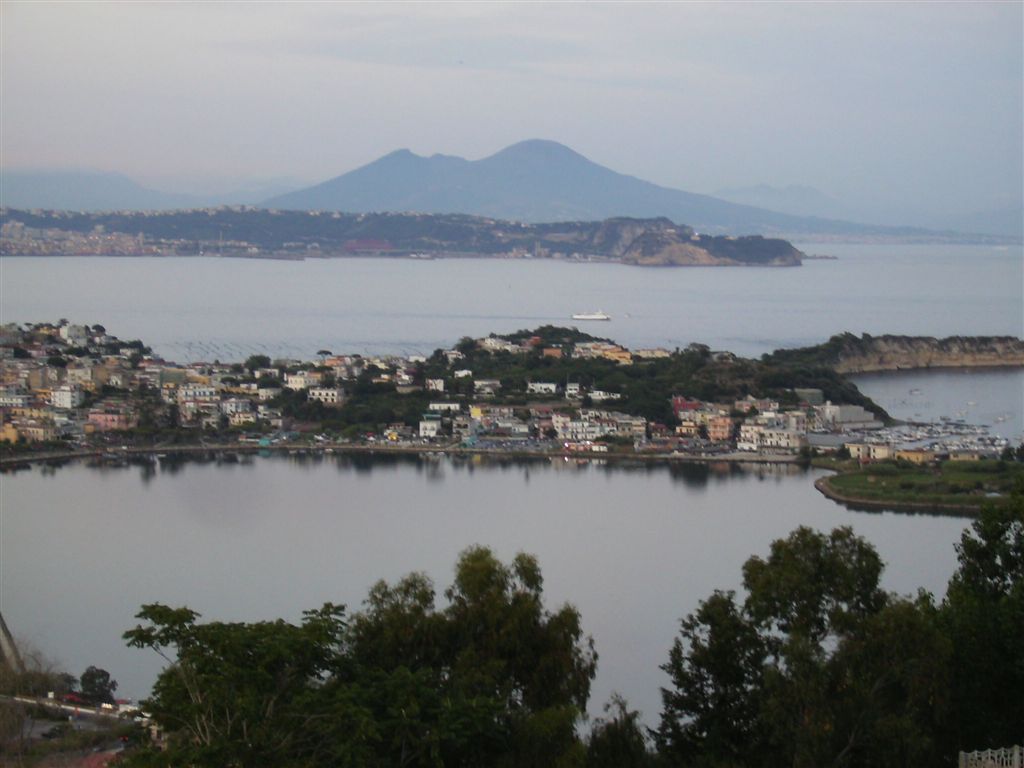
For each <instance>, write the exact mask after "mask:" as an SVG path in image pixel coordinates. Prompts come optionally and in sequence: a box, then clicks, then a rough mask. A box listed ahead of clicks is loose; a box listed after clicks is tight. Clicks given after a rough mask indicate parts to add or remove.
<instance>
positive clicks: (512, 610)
mask: <svg viewBox="0 0 1024 768" xmlns="http://www.w3.org/2000/svg"><path fill="white" fill-rule="evenodd" d="M445 598H446V600H447V605H446V607H444V608H441V609H439V608H437V607H436V606H435V594H434V588H433V586H432V584H431V583H430V581H429V580H428V579H427V578H426V577H425V576H422V575H420V574H413V575H410V576H408V577H406V578H405V579H403V580H402V581H400V582H399V583H398V584H395V585H389V584H387V583H384V582H381V583H378V584H377V585H376V586H375V587H374V588H373V589H372V590H371V592H370V595H369V597H368V599H367V600H366V603H365V607H364V609H363V610H362V611H361V612H359V613H357V614H355V615H354V616H352V617H351V619H349V620H346V618H345V615H344V612H343V610H342V609H340V608H338V607H336V606H333V605H325V606H324V607H323V608H321V609H319V610H317V611H310V612H307V613H306V616H305V620H304V621H303V622H302V624H300V625H292V624H288V623H286V622H282V621H277V622H260V623H255V624H224V623H218V622H214V623H209V624H199V623H196V619H197V615H196V614H195V613H193V612H192V611H189V610H188V609H184V608H181V609H172V608H168V607H166V606H162V605H149V606H145V607H144V608H143V610H142V612H141V613H140V614H139V618H141V619H143V620H144V621H145V622H147V623H146V625H140V626H138V627H137V628H135V629H133V630H131V631H129V632H128V633H126V635H125V637H126V639H127V640H128V642H129V644H130V645H133V646H137V647H150V648H154V649H157V650H158V651H160V652H161V653H165V654H167V653H169V652H170V653H173V654H174V655H175V656H176V660H175V662H174V663H173V664H172V665H171V666H170V667H168V669H167V670H166V671H165V672H164V673H163V674H162V675H161V676H160V678H159V680H158V682H157V684H156V686H155V688H154V691H153V697H152V699H151V701H150V702H149V703H148V705H147V706H148V707H149V709H150V710H151V711H152V713H153V717H154V719H155V720H156V721H157V722H158V723H160V724H161V725H162V726H163V727H164V728H165V729H166V730H167V732H168V735H169V741H168V748H167V749H166V750H165V751H163V752H159V753H157V752H153V753H146V754H142V755H139V756H137V757H136V764H139V765H150V764H156V765H197V766H217V767H218V768H220V767H222V766H264V765H265V766H288V765H303V766H315V765H329V766H345V765H349V766H377V765H395V766H408V765H446V766H486V765H493V766H534V765H536V766H540V765H559V764H566V765H569V764H574V763H578V757H579V755H580V754H581V751H582V747H581V745H580V742H579V739H578V737H577V733H576V724H577V721H578V719H579V717H580V714H581V713H582V712H583V709H584V707H585V705H586V702H587V698H588V696H589V692H590V681H591V680H592V678H593V676H594V672H595V669H596V654H595V653H594V651H593V647H592V644H591V643H590V641H589V640H587V639H585V638H584V637H583V635H582V630H581V628H580V618H579V614H578V613H577V612H576V610H575V609H573V608H572V607H571V606H563V607H562V608H560V609H559V610H557V611H555V612H550V611H548V610H547V609H545V607H544V605H543V599H542V578H541V574H540V570H539V568H538V566H537V563H536V561H535V560H534V559H533V558H531V557H529V556H527V555H519V556H517V557H516V558H515V560H514V561H513V562H512V564H511V565H503V564H502V563H500V562H499V561H498V560H496V559H495V557H494V556H493V555H492V554H491V552H490V551H489V550H487V549H484V548H479V547H477V548H472V549H469V550H467V551H466V552H464V553H463V554H462V556H461V557H460V559H459V563H458V566H457V568H456V575H455V581H454V583H453V584H452V586H451V587H450V588H449V589H448V590H447V591H446V592H445ZM168 658H169V656H168Z"/></svg>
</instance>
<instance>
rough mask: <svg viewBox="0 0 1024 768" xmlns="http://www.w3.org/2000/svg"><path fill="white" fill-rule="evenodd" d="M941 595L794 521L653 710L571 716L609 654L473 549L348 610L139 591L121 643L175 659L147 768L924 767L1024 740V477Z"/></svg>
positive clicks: (668, 668)
mask: <svg viewBox="0 0 1024 768" xmlns="http://www.w3.org/2000/svg"><path fill="white" fill-rule="evenodd" d="M957 552H958V555H959V563H960V565H959V568H958V570H957V572H956V574H955V575H954V576H953V578H952V580H951V582H950V586H949V590H948V594H947V596H946V598H945V600H944V601H943V602H941V603H939V604H936V603H935V601H934V600H933V598H932V596H931V595H929V594H927V593H923V592H922V593H919V594H918V595H916V596H913V597H905V596H900V595H896V594H892V593H889V592H886V591H885V590H883V589H882V588H881V587H880V579H881V575H882V571H883V565H882V562H881V559H880V558H879V556H878V554H877V553H876V552H875V550H874V549H873V548H872V547H871V545H870V544H868V543H867V542H866V541H864V540H863V539H861V538H859V537H858V536H856V535H854V533H853V532H852V531H851V530H850V529H849V528H838V529H836V530H834V531H832V532H831V533H829V534H824V533H820V532H817V531H814V530H811V529H808V528H798V529H797V530H795V531H794V532H793V533H792V534H790V536H789V537H787V538H786V539H782V540H778V541H775V542H774V543H773V544H772V545H771V549H770V552H769V554H768V556H767V557H764V558H762V557H752V558H750V559H749V560H748V561H747V562H746V564H745V565H744V567H743V586H744V592H745V595H744V597H743V598H742V599H740V598H739V597H737V595H736V594H734V593H733V592H715V593H714V594H712V595H711V596H710V597H708V598H707V599H706V600H704V601H703V602H701V604H700V606H699V608H698V609H697V610H696V611H695V612H694V613H692V614H690V615H689V616H687V617H686V618H685V619H683V621H682V623H681V631H680V634H679V637H678V638H677V640H676V641H675V643H674V645H673V647H672V649H671V652H670V654H669V658H668V661H667V662H666V663H665V664H664V665H663V667H662V668H663V669H664V670H665V672H666V673H668V675H669V679H670V686H669V687H668V688H666V689H663V691H662V697H663V702H664V708H663V711H662V714H661V721H660V724H659V726H658V728H657V729H656V730H655V731H653V732H650V733H651V734H652V735H653V736H654V741H653V745H652V743H651V741H650V739H649V734H648V732H647V730H646V729H645V728H644V727H643V726H642V725H641V724H640V722H639V715H638V713H637V712H635V711H631V710H630V709H629V708H628V705H627V704H626V702H625V701H624V700H622V699H621V698H620V697H617V696H615V697H613V700H612V702H611V703H609V705H608V706H606V708H605V710H606V713H607V716H606V717H603V718H599V719H597V720H596V721H595V722H594V724H593V727H592V728H591V730H590V733H589V735H587V736H585V737H584V736H581V735H580V734H579V732H578V731H577V726H578V723H579V721H580V716H581V713H582V712H583V711H584V710H585V706H586V703H587V699H588V695H589V691H590V682H591V680H592V679H593V676H594V674H595V670H596V658H597V657H596V654H595V652H594V650H593V644H592V642H591V641H590V640H589V639H586V638H584V637H583V635H582V631H581V628H580V616H579V614H578V613H577V612H576V611H575V610H574V609H573V608H572V607H570V606H564V607H562V608H560V609H559V610H557V611H555V612H551V611H549V610H547V609H546V608H545V607H544V605H543V595H542V584H543V580H542V578H541V574H540V570H539V568H538V565H537V562H536V561H535V560H534V559H533V558H532V557H529V556H527V555H518V556H517V557H516V558H515V559H514V560H513V562H512V563H511V564H509V565H505V564H502V563H500V562H499V561H498V560H496V559H495V557H494V555H493V554H492V553H491V552H490V551H489V550H487V549H485V548H481V547H474V548H471V549H469V550H467V551H466V552H464V553H463V554H462V556H461V557H460V559H459V562H458V564H457V567H456V572H455V579H454V582H453V584H452V586H451V587H449V588H448V589H447V590H446V591H445V593H444V597H445V605H444V606H443V607H438V606H437V605H436V603H435V597H436V596H435V591H434V587H433V585H432V584H431V582H430V581H429V580H428V579H427V578H426V577H425V576H423V575H421V574H412V575H410V576H407V577H406V578H404V579H402V580H401V581H399V582H398V583H397V584H387V583H385V582H380V583H378V584H377V585H376V586H374V587H373V588H372V590H371V591H370V594H369V596H368V598H367V600H366V601H365V603H364V607H363V609H362V610H361V611H359V612H357V613H356V614H354V615H352V616H350V617H346V615H345V613H344V611H343V609H341V608H339V607H336V606H333V605H330V604H328V605H325V606H324V607H323V608H321V609H319V610H315V611H309V612H307V613H306V614H305V618H304V620H303V622H302V623H301V624H299V625H294V624H289V623H286V622H283V621H276V622H258V623H254V624H225V623H219V622H213V623H207V624H201V623H197V621H196V619H197V618H198V617H197V615H196V614H195V613H193V612H192V611H190V610H188V609H185V608H181V609H172V608H168V607H166V606H162V605H148V606H144V607H143V610H142V612H141V613H140V614H139V618H141V619H143V620H144V622H145V624H142V625H140V626H138V627H136V628H135V629H133V630H131V631H129V632H127V633H126V634H125V637H126V639H127V640H128V642H129V644H130V645H133V646H137V647H148V648H153V649H156V650H157V651H158V652H160V653H161V654H164V655H165V656H166V658H167V659H168V661H169V662H172V663H170V665H169V666H168V668H167V669H166V670H165V671H164V672H163V674H162V675H161V676H160V678H159V680H158V682H157V684H156V686H155V687H154V690H153V697H152V699H151V700H150V701H149V702H147V704H146V708H147V709H148V710H149V711H151V712H152V714H153V717H154V719H155V721H156V722H157V723H159V724H160V725H161V726H162V727H163V728H164V731H165V734H166V737H167V740H166V744H165V748H164V749H163V750H162V751H161V750H156V749H152V750H144V751H140V752H136V753H135V754H134V755H133V756H132V757H131V758H130V761H129V762H130V763H131V764H133V765H139V766H145V765H160V766H172V765H193V766H218V767H221V766H299V765H301V766H317V765H330V766H427V765H430V766H580V767H581V768H582V767H583V766H590V767H592V768H598V767H603V766H619V767H620V768H630V767H636V768H641V767H643V766H659V765H660V766H694V767H698V766H719V767H723V766H747V767H750V768H754V767H756V766H782V765H788V766H807V767H809V768H810V767H812V766H813V767H817V766H850V767H851V768H852V767H854V766H883V767H884V766H920V765H932V766H943V765H953V764H955V762H956V754H957V751H958V750H974V749H981V748H988V747H998V746H1009V745H1011V744H1013V743H1016V742H1019V738H1020V725H1021V723H1024V697H1021V696H1019V695H1018V694H1019V692H1020V691H1021V690H1022V689H1024V634H1022V630H1024V496H1021V495H1017V496H1015V498H1014V502H1013V504H1011V505H1008V506H1005V507H1001V508H999V509H996V508H990V509H987V510H986V511H985V512H984V513H983V514H982V516H981V517H980V518H979V519H978V520H977V521H976V522H975V523H974V524H973V526H972V527H971V528H970V529H969V530H967V531H965V532H964V534H963V537H962V539H961V542H960V544H959V545H958V547H957Z"/></svg>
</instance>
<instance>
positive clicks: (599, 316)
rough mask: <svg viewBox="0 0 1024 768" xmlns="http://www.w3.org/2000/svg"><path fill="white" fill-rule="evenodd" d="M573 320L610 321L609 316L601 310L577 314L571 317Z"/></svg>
mask: <svg viewBox="0 0 1024 768" xmlns="http://www.w3.org/2000/svg"><path fill="white" fill-rule="evenodd" d="M572 319H573V320H611V319H612V317H611V315H606V314H605V313H604V312H602V311H601V310H598V311H597V312H578V313H576V314H575V315H573V316H572Z"/></svg>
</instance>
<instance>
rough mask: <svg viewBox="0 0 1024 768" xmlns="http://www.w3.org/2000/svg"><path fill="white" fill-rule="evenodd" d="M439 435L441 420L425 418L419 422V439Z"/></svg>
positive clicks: (438, 418)
mask: <svg viewBox="0 0 1024 768" xmlns="http://www.w3.org/2000/svg"><path fill="white" fill-rule="evenodd" d="M440 434H441V418H440V417H436V418H429V417H426V418H424V419H423V420H422V421H420V437H437V436H438V435H440Z"/></svg>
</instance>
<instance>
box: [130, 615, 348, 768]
mask: <svg viewBox="0 0 1024 768" xmlns="http://www.w3.org/2000/svg"><path fill="white" fill-rule="evenodd" d="M342 616H343V612H342V609H340V608H338V607H336V606H333V605H330V604H327V605H324V606H323V608H321V609H320V610H317V611H309V612H307V613H306V614H305V618H304V620H303V623H302V624H301V625H293V624H289V623H286V622H284V621H274V622H258V623H254V624H241V623H232V624H228V623H221V622H211V623H209V624H197V623H196V619H197V618H198V614H196V613H195V612H193V611H190V610H189V609H187V608H177V609H174V608H169V607H167V606H164V605H160V604H152V605H146V606H143V608H142V610H141V611H140V612H139V614H138V615H137V618H139V619H142V620H143V621H145V622H147V624H146V625H141V624H140V625H139V626H137V627H136V628H135V629H132V630H129V631H128V632H126V633H125V635H124V637H125V639H126V640H127V641H128V645H129V646H131V647H136V648H151V649H153V650H155V651H156V652H157V653H159V654H160V655H161V656H162V657H163V658H165V659H166V660H167V661H168V663H169V666H168V668H167V669H165V670H164V672H163V673H161V675H160V677H159V678H158V679H157V682H156V684H155V685H154V687H153V693H152V696H151V698H150V699H149V700H148V701H147V702H146V703H145V706H146V708H147V710H148V711H150V712H151V713H152V716H153V718H154V720H155V721H156V722H157V723H159V724H160V725H161V726H163V727H164V728H165V729H166V730H167V732H168V734H169V735H170V740H169V743H168V747H167V750H166V751H165V753H164V755H163V759H164V761H165V762H166V764H168V765H195V766H210V768H213V767H214V766H245V767H249V766H254V767H255V766H276V765H288V764H291V762H292V761H294V760H295V759H296V758H297V757H299V756H303V755H307V754H309V753H310V751H311V750H312V747H311V746H310V745H309V744H308V743H307V742H306V741H305V737H306V735H307V731H306V730H305V729H304V728H303V724H304V722H305V721H306V720H307V718H308V717H309V716H310V714H311V713H309V712H307V711H306V706H305V705H306V704H307V697H308V696H309V695H310V692H311V690H313V687H314V685H315V684H316V682H317V681H318V680H320V679H321V676H322V675H323V674H324V673H325V672H326V670H327V669H328V668H329V666H330V665H331V663H332V662H333V660H334V655H335V653H336V652H337V648H338V645H339V643H340V642H341V640H342V632H343V629H344V623H343V621H342ZM172 656H173V657H176V658H172Z"/></svg>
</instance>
